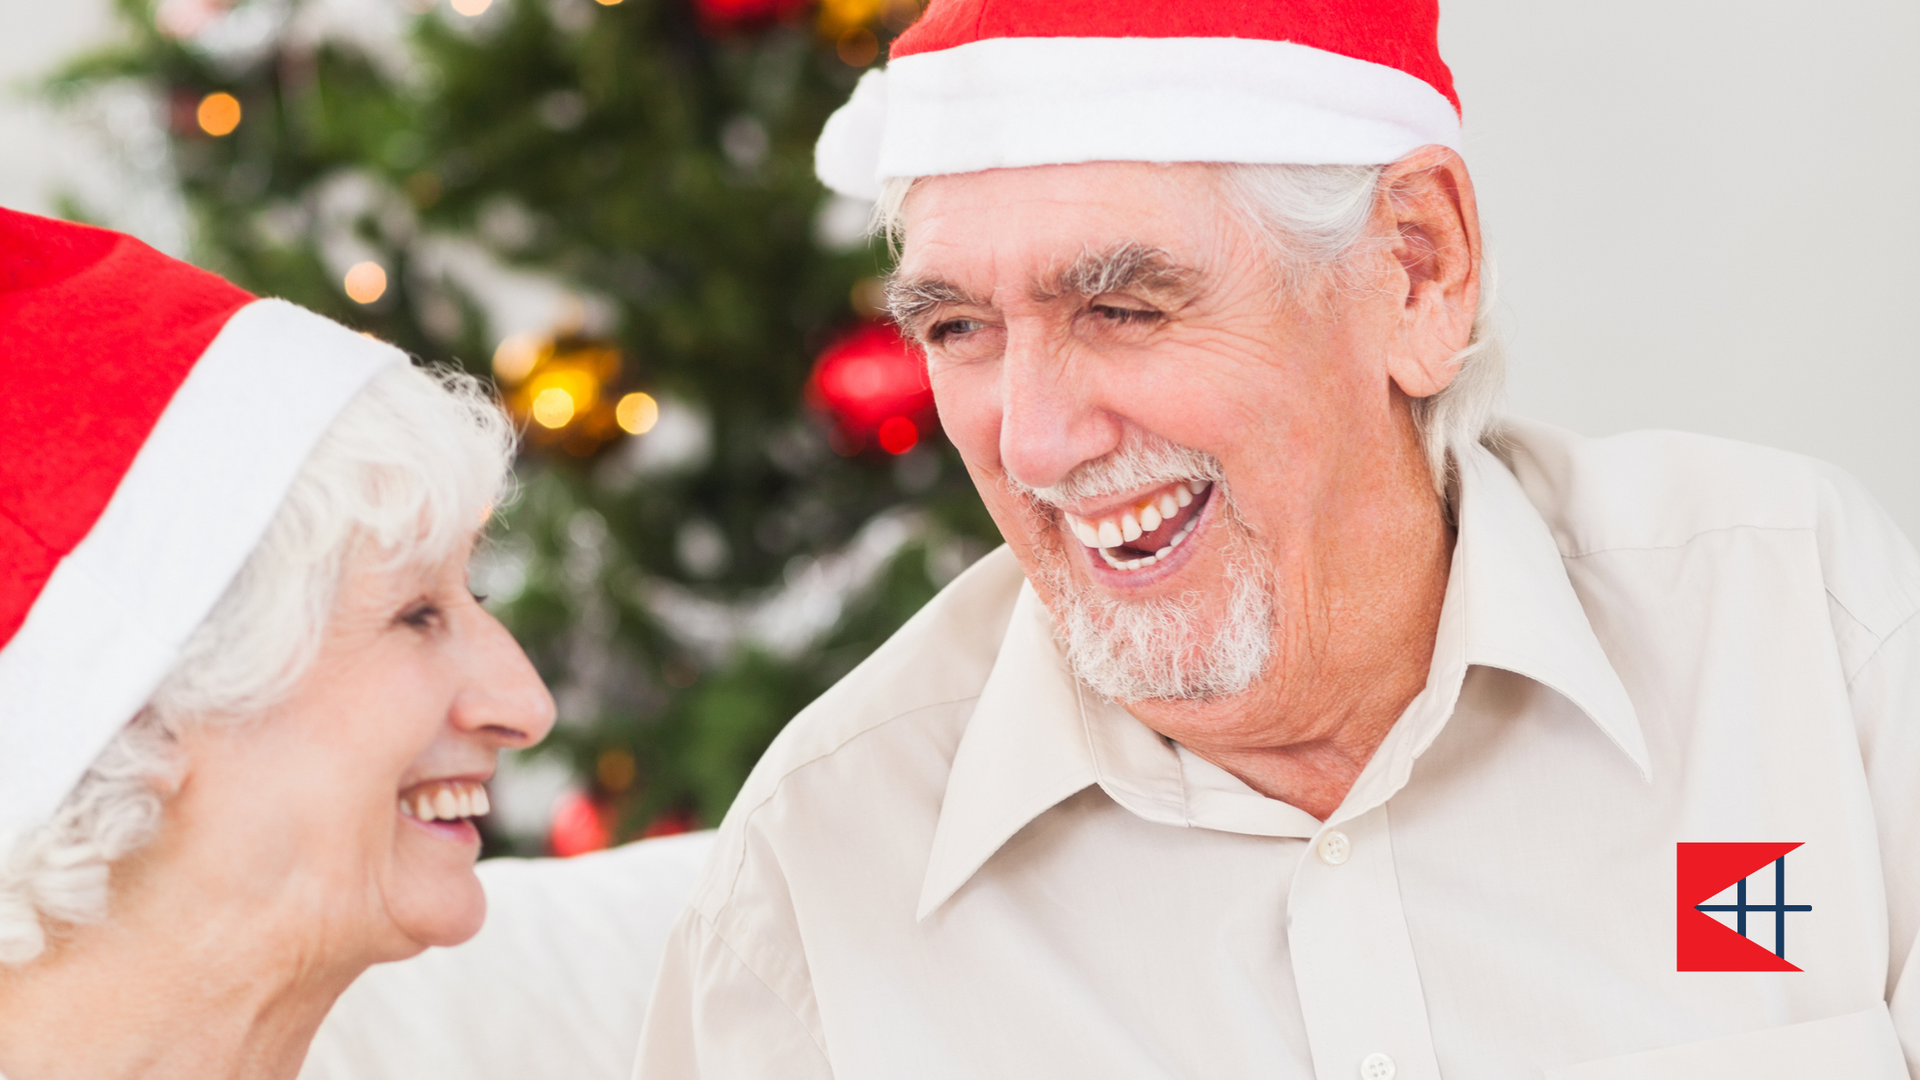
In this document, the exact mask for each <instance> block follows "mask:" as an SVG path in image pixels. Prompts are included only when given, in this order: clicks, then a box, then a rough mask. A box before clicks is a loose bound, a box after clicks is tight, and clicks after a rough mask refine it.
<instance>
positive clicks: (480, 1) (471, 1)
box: [450, 0, 493, 19]
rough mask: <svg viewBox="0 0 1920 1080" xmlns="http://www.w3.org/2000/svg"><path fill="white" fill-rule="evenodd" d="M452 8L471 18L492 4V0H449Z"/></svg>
mask: <svg viewBox="0 0 1920 1080" xmlns="http://www.w3.org/2000/svg"><path fill="white" fill-rule="evenodd" d="M450 3H452V5H453V10H455V11H457V12H459V13H460V14H462V15H465V16H466V17H467V18H469V19H471V18H473V17H474V16H476V15H479V14H480V13H482V12H484V11H486V10H487V9H488V8H490V7H492V6H493V0H450Z"/></svg>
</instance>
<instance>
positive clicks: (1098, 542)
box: [1062, 480, 1213, 570]
mask: <svg viewBox="0 0 1920 1080" xmlns="http://www.w3.org/2000/svg"><path fill="white" fill-rule="evenodd" d="M1212 493H1213V483H1212V481H1208V480H1176V481H1174V482H1173V483H1171V484H1168V485H1166V486H1165V487H1161V488H1158V489H1156V490H1153V491H1150V492H1147V493H1146V494H1144V495H1141V496H1139V497H1138V498H1135V499H1131V500H1128V501H1127V502H1126V503H1124V504H1122V505H1120V506H1118V507H1116V508H1114V509H1112V510H1109V511H1106V512H1105V513H1103V514H1101V515H1100V516H1099V517H1090V518H1088V517H1081V516H1079V515H1078V514H1072V513H1066V512H1064V511H1063V512H1062V514H1063V516H1064V517H1065V519H1066V522H1067V528H1069V529H1071V530H1072V531H1073V535H1074V536H1075V537H1077V538H1079V540H1080V542H1081V543H1082V544H1085V545H1086V546H1088V547H1090V548H1093V549H1094V550H1096V551H1098V552H1099V553H1100V557H1101V558H1102V559H1104V560H1106V563H1107V565H1108V566H1111V567H1113V568H1114V569H1115V570H1140V569H1143V568H1145V567H1149V566H1152V565H1153V564H1154V563H1157V562H1159V561H1160V560H1161V559H1164V558H1166V557H1167V556H1168V555H1171V554H1172V553H1173V549H1175V548H1177V547H1179V546H1180V545H1181V544H1182V543H1183V542H1185V540H1186V539H1187V536H1188V535H1189V534H1191V533H1192V532H1193V527H1194V525H1195V524H1196V523H1198V522H1199V520H1200V511H1201V510H1202V509H1203V508H1204V507H1205V506H1206V504H1207V499H1208V497H1209V496H1210V495H1211V494H1212Z"/></svg>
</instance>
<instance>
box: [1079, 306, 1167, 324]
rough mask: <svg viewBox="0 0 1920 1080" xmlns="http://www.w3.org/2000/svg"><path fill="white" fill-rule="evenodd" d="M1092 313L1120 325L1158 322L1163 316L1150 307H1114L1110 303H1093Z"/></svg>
mask: <svg viewBox="0 0 1920 1080" xmlns="http://www.w3.org/2000/svg"><path fill="white" fill-rule="evenodd" d="M1093 313H1094V314H1096V315H1098V316H1100V317H1101V318H1102V319H1104V320H1106V321H1107V322H1110V323H1118V324H1121V325H1128V324H1141V325H1144V324H1146V323H1153V322H1159V321H1160V320H1161V319H1162V318H1164V317H1165V316H1164V315H1162V314H1161V313H1160V312H1158V311H1155V310H1154V309H1152V308H1130V307H1115V306H1113V305H1112V304H1095V305H1093Z"/></svg>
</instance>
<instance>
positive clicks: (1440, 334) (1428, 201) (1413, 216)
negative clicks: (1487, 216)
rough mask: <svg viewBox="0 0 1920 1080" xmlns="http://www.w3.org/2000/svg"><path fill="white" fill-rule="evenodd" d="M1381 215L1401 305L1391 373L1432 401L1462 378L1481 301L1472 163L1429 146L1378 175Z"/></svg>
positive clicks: (1414, 392) (1392, 288)
mask: <svg viewBox="0 0 1920 1080" xmlns="http://www.w3.org/2000/svg"><path fill="white" fill-rule="evenodd" d="M1380 191H1381V195H1382V199H1381V208H1380V210H1379V213H1380V214H1381V215H1383V216H1384V218H1385V219H1386V220H1384V221H1382V222H1381V223H1380V224H1381V225H1382V226H1384V230H1385V231H1386V235H1388V236H1391V237H1393V238H1394V239H1393V242H1392V244H1391V255H1392V263H1393V264H1395V265H1396V266H1397V269H1396V268H1394V267H1393V266H1390V267H1389V280H1390V283H1391V284H1390V292H1391V293H1392V294H1394V295H1397V297H1398V298H1399V300H1400V303H1401V311H1400V325H1399V328H1398V330H1397V332H1396V333H1395V334H1394V336H1393V342H1392V346H1391V350H1390V354H1389V356H1388V362H1387V374H1388V375H1390V376H1391V377H1392V378H1393V381H1394V383H1395V384H1396V385H1398V386H1399V387H1400V390H1401V391H1402V392H1403V393H1405V394H1406V395H1408V396H1409V397H1431V396H1432V395H1434V394H1437V393H1439V392H1440V391H1442V390H1444V389H1446V388H1447V384H1448V383H1451V382H1452V381H1453V377H1454V376H1455V375H1456V374H1458V372H1459V367H1458V365H1456V364H1455V363H1454V359H1453V358H1454V357H1455V356H1456V355H1458V354H1459V352H1460V350H1462V349H1464V348H1466V347H1467V342H1468V340H1469V339H1470V338H1471V336H1472V334H1473V316H1474V312H1475V309H1476V308H1477V307H1478V306H1479V303H1480V213H1479V209H1478V207H1477V206H1476V205H1475V203H1474V198H1473V181H1472V179H1471V178H1469V177H1468V176H1467V165H1466V162H1464V161H1461V160H1460V155H1459V154H1456V153H1454V152H1453V151H1452V150H1449V149H1447V148H1446V147H1444V146H1425V147H1421V148H1420V149H1418V150H1415V151H1414V152H1413V153H1411V154H1408V155H1407V156H1406V157H1403V158H1401V159H1400V160H1399V161H1396V162H1394V163H1393V164H1392V165H1389V166H1387V168H1386V171H1385V172H1383V173H1382V174H1381V176H1380Z"/></svg>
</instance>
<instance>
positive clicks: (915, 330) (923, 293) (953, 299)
mask: <svg viewBox="0 0 1920 1080" xmlns="http://www.w3.org/2000/svg"><path fill="white" fill-rule="evenodd" d="M943 304H975V305H985V304H986V301H985V300H981V299H979V298H978V297H975V296H971V295H969V294H968V293H966V292H965V291H963V290H962V289H961V288H960V287H959V286H957V285H954V284H953V283H951V282H948V281H942V280H941V279H939V278H903V277H900V276H898V275H895V276H894V277H892V278H889V279H888V280H887V314H889V315H891V316H892V317H893V321H894V323H895V324H896V325H897V326H899V327H900V331H901V333H903V334H905V335H906V336H908V337H910V338H917V337H919V336H920V331H921V329H922V326H921V324H922V323H924V322H926V319H927V314H928V313H929V312H931V311H932V310H933V309H934V308H937V307H940V306H941V305H943Z"/></svg>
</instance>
